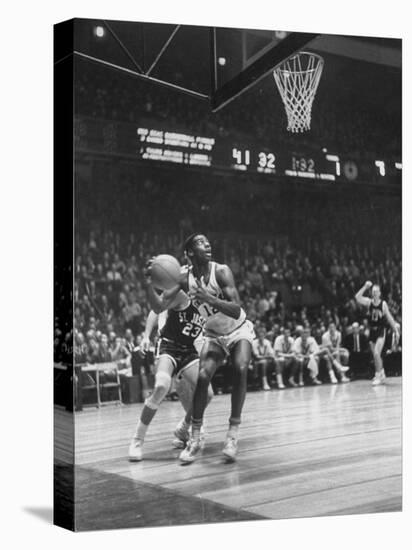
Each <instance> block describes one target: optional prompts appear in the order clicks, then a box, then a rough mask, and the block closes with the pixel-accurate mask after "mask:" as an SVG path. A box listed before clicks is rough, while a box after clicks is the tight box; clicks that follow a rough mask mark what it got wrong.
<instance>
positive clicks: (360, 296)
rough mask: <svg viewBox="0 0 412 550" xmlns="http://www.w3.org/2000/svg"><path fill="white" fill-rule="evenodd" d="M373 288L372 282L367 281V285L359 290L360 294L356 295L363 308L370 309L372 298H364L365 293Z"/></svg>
mask: <svg viewBox="0 0 412 550" xmlns="http://www.w3.org/2000/svg"><path fill="white" fill-rule="evenodd" d="M371 286H372V283H371V282H370V281H366V283H365V284H364V285H363V287H362V288H361V289H360V290H358V292H357V293H356V294H355V300H356V301H357V302H358V304H360V305H361V306H366V307H368V306H369V305H370V303H371V300H370V298H367V297H366V296H364V293H365V292H366V291H367V290H368V289H369V288H370V287H371Z"/></svg>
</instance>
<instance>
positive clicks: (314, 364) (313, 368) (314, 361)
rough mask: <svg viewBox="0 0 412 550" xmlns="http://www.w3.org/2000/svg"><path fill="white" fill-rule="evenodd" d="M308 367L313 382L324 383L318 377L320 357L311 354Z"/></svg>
mask: <svg viewBox="0 0 412 550" xmlns="http://www.w3.org/2000/svg"><path fill="white" fill-rule="evenodd" d="M307 367H308V370H309V375H310V378H311V380H312V384H316V385H319V384H322V382H321V381H320V380H319V379H318V374H319V357H317V356H316V355H311V356H310V357H309V359H308V365H307Z"/></svg>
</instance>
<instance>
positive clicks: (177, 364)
mask: <svg viewBox="0 0 412 550" xmlns="http://www.w3.org/2000/svg"><path fill="white" fill-rule="evenodd" d="M180 276H181V269H180V264H179V263H178V261H177V260H176V259H175V258H173V257H172V256H167V255H161V256H157V257H156V258H154V259H152V260H151V261H150V262H149V264H148V266H147V268H146V280H147V283H148V288H147V291H148V297H149V302H150V305H151V307H152V311H150V313H149V315H148V317H147V320H146V329H145V335H144V339H143V343H142V346H143V349H144V348H145V347H147V345H148V343H150V336H151V334H152V332H153V329H154V327H155V325H156V324H158V326H159V332H160V343H159V351H158V354H157V357H156V376H155V384H154V388H153V392H152V394H151V395H150V396H149V397H148V398H147V399H146V401H145V403H144V406H143V410H142V412H141V415H140V420H139V423H138V425H137V428H136V432H135V435H134V437H133V438H132V441H131V443H130V446H129V460H130V461H131V462H139V461H140V460H142V459H143V442H144V439H145V436H146V432H147V430H148V427H149V425H150V423H151V421H152V420H153V417H154V416H155V414H156V411H157V409H158V408H159V406H160V404H161V403H162V401H163V400H164V398H165V397H166V395H167V393H168V391H169V388H170V385H171V382H172V377H173V376H174V375H176V391H177V394H178V396H179V398H180V401H181V403H182V406H183V408H184V409H185V412H186V416H185V418H184V419H182V420H181V421H180V422H179V424H178V426H177V428H176V430H175V432H174V435H175V440H174V442H173V445H174V446H175V447H180V448H182V447H184V446H185V444H186V442H187V441H188V439H189V427H190V419H191V416H192V403H193V394H194V391H195V388H196V383H197V378H198V374H199V355H198V351H197V349H196V347H195V341H196V339H197V338H199V337H201V334H202V330H203V325H204V323H205V320H204V319H203V318H202V317H201V315H200V313H199V311H198V310H197V308H196V307H194V305H193V304H192V302H191V300H190V298H189V297H188V295H187V294H186V293H185V292H183V291H182V290H181V289H180V286H179V279H180ZM173 285H174V286H173ZM156 288H157V289H159V290H163V292H162V293H161V294H160V295H159V294H158V292H157V291H156ZM212 396H213V390H212V388H211V387H209V388H207V398H206V399H207V402H209V401H210V400H211V398H212Z"/></svg>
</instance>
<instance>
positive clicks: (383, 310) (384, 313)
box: [355, 281, 399, 386]
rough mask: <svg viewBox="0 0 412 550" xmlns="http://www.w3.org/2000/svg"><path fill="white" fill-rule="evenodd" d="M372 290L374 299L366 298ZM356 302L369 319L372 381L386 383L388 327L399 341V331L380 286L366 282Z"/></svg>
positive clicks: (378, 383) (357, 294) (358, 293)
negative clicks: (385, 353)
mask: <svg viewBox="0 0 412 550" xmlns="http://www.w3.org/2000/svg"><path fill="white" fill-rule="evenodd" d="M369 289H371V295H372V298H367V297H366V296H364V294H365V292H366V291H367V290H369ZM355 298H356V301H357V302H358V304H360V305H361V306H364V307H366V308H367V319H368V323H369V326H370V333H369V345H370V348H371V351H372V355H373V361H374V364H375V377H374V379H373V381H372V384H373V385H374V386H378V385H380V384H383V383H384V382H385V371H384V369H383V361H382V350H383V346H384V344H385V337H386V327H387V325H388V324H389V325H390V326H391V328H392V330H393V333H394V335H395V338H396V340H399V329H398V327H397V325H396V323H395V320H394V318H393V317H392V315H391V313H390V311H389V308H388V304H387V303H386V302H385V300H382V296H381V289H380V286H379V285H376V284H375V285H374V284H372V282H371V281H366V283H365V284H364V285H363V287H362V288H361V289H360V290H359V291H358V292H357V293H356V295H355Z"/></svg>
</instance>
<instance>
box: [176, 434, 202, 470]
mask: <svg viewBox="0 0 412 550" xmlns="http://www.w3.org/2000/svg"><path fill="white" fill-rule="evenodd" d="M201 451H202V444H201V441H200V439H189V441H188V442H187V445H186V448H185V449H183V451H182V452H181V453H180V456H179V460H180V462H182V463H183V464H191V463H192V462H194V461H195V460H196V458H197V457H198V456H199V455H200V453H201Z"/></svg>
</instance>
